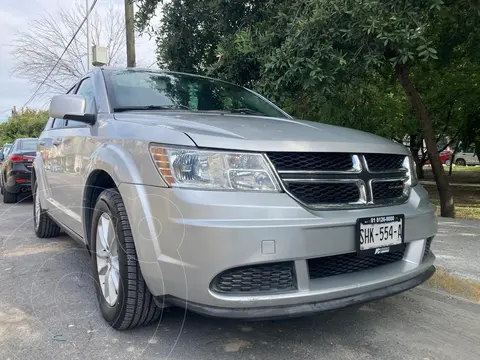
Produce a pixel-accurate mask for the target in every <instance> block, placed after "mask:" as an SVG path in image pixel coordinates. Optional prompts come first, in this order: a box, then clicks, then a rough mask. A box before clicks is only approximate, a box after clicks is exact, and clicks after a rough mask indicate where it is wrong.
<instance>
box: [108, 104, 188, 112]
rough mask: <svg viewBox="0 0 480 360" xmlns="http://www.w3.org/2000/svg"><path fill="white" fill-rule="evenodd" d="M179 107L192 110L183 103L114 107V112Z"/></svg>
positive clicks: (175, 108)
mask: <svg viewBox="0 0 480 360" xmlns="http://www.w3.org/2000/svg"><path fill="white" fill-rule="evenodd" d="M178 109H185V110H192V111H193V109H191V108H189V107H188V106H186V105H181V104H171V105H143V106H122V107H117V108H114V109H113V111H114V112H122V111H134V110H178Z"/></svg>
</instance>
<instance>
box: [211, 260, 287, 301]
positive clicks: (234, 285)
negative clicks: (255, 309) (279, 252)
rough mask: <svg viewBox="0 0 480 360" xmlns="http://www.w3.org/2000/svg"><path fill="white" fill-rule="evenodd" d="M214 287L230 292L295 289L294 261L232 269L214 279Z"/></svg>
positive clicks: (219, 290)
mask: <svg viewBox="0 0 480 360" xmlns="http://www.w3.org/2000/svg"><path fill="white" fill-rule="evenodd" d="M212 289H213V290H214V291H217V292H221V293H229V294H242V293H258V292H284V291H288V290H295V289H296V286H295V276H294V271H293V262H292V261H288V262H282V263H275V264H261V265H252V266H244V267H239V268H235V269H230V270H227V271H224V272H222V273H221V274H219V275H218V276H217V277H216V278H215V279H214V280H213V282H212Z"/></svg>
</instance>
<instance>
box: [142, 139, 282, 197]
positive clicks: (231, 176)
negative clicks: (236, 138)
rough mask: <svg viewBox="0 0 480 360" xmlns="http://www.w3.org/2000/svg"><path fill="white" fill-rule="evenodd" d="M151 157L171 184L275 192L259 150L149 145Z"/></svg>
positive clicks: (273, 177)
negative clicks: (246, 151) (235, 151)
mask: <svg viewBox="0 0 480 360" xmlns="http://www.w3.org/2000/svg"><path fill="white" fill-rule="evenodd" d="M150 153H151V155H152V158H153V161H154V163H155V165H156V167H157V169H158V171H159V172H160V174H161V175H162V177H163V178H164V180H165V181H166V182H167V184H168V185H169V186H171V187H181V188H196V189H211V190H238V191H268V192H278V191H280V186H279V184H278V182H277V180H276V179H275V176H274V175H273V173H272V171H271V170H270V168H269V166H268V165H267V162H266V161H265V158H264V157H263V156H262V155H261V154H252V153H234V152H222V151H210V150H198V149H194V148H177V147H164V146H158V145H152V146H150Z"/></svg>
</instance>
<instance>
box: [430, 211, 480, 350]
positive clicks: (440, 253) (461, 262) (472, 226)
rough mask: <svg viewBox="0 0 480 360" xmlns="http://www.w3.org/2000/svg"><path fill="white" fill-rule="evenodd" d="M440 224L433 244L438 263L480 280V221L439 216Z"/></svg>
mask: <svg viewBox="0 0 480 360" xmlns="http://www.w3.org/2000/svg"><path fill="white" fill-rule="evenodd" d="M438 224H439V228H438V234H437V236H436V238H435V241H434V242H433V244H432V250H433V251H434V253H435V255H436V256H437V262H436V264H437V265H438V266H441V267H443V268H445V269H448V270H450V271H451V272H453V273H455V274H456V275H458V276H460V277H463V278H466V279H473V280H476V281H479V282H480V221H473V220H462V219H448V218H439V220H438ZM479 358H480V356H479Z"/></svg>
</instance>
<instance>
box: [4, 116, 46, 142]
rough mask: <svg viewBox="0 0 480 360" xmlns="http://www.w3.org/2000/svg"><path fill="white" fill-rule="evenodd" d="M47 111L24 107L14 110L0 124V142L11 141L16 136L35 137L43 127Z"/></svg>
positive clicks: (16, 137)
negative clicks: (6, 119) (17, 110)
mask: <svg viewBox="0 0 480 360" xmlns="http://www.w3.org/2000/svg"><path fill="white" fill-rule="evenodd" d="M47 121H48V111H45V110H33V109H30V108H25V109H22V110H20V111H19V112H14V113H13V114H12V115H11V116H10V117H9V118H8V121H6V122H4V123H2V124H0V143H1V144H5V143H13V142H14V141H15V139H18V138H35V137H38V136H40V133H41V132H42V130H43V129H44V128H45V125H46V123H47Z"/></svg>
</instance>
